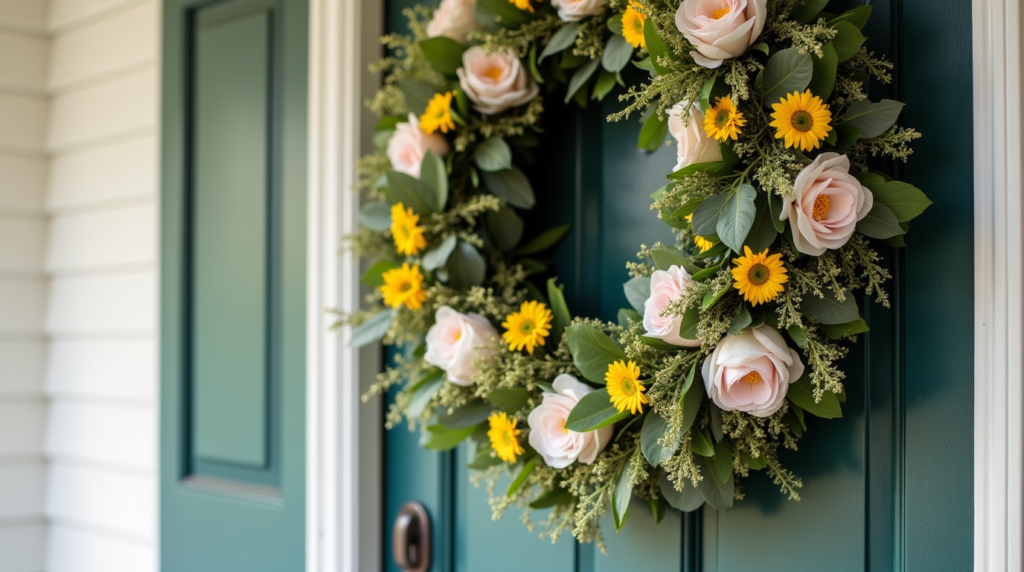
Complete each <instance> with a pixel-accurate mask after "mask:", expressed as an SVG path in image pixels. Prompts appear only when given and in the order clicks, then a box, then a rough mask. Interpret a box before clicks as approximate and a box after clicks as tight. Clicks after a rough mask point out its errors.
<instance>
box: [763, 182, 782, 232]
mask: <svg viewBox="0 0 1024 572" xmlns="http://www.w3.org/2000/svg"><path fill="white" fill-rule="evenodd" d="M765 194H766V195H768V212H769V213H770V214H771V221H772V225H773V226H775V230H776V231H778V232H779V233H780V234H781V233H783V232H785V230H786V221H784V220H781V219H779V217H780V216H782V197H778V196H776V195H775V193H772V192H767V193H765Z"/></svg>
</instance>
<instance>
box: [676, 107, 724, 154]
mask: <svg viewBox="0 0 1024 572" xmlns="http://www.w3.org/2000/svg"><path fill="white" fill-rule="evenodd" d="M687 107H688V106H687V105H686V103H685V102H679V103H677V104H675V105H673V106H672V109H670V110H669V112H668V131H669V133H671V134H672V137H674V138H675V140H676V142H677V143H678V145H677V148H676V157H678V160H677V162H676V168H675V169H674V170H675V171H678V170H679V169H682V168H684V167H688V166H690V165H695V164H697V163H713V162H715V161H721V160H722V144H721V143H719V142H718V141H717V140H715V139H714V138H713V137H708V134H707V131H705V130H704V114H703V113H701V111H700V106H699V105H691V106H689V110H690V124H689V125H684V124H683V113H685V112H686V109H687Z"/></svg>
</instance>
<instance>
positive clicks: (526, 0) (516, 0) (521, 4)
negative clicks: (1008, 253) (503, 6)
mask: <svg viewBox="0 0 1024 572" xmlns="http://www.w3.org/2000/svg"><path fill="white" fill-rule="evenodd" d="M537 1H538V2H539V1H540V0H537ZM508 3H509V4H515V5H516V8H519V9H520V10H526V11H527V12H533V5H532V4H530V0H508Z"/></svg>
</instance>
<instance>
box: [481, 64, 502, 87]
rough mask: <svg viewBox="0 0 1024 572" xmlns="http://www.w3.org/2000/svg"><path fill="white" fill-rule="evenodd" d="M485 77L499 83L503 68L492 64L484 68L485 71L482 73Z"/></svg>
mask: <svg viewBox="0 0 1024 572" xmlns="http://www.w3.org/2000/svg"><path fill="white" fill-rule="evenodd" d="M480 75H482V76H484V77H485V78H487V79H489V80H491V81H492V82H495V83H497V82H498V80H499V79H501V68H500V67H498V66H491V67H489V68H487V69H485V70H484V73H482V74H480Z"/></svg>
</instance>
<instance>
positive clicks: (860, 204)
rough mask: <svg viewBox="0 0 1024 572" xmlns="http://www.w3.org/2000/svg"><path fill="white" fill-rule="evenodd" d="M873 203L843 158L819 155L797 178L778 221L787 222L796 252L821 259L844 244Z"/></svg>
mask: <svg viewBox="0 0 1024 572" xmlns="http://www.w3.org/2000/svg"><path fill="white" fill-rule="evenodd" d="M874 204H875V197H874V195H872V194H871V191H869V190H868V189H866V188H864V185H861V184H860V181H858V180H857V178H856V177H854V176H853V175H851V174H850V160H849V159H847V158H846V155H839V154H838V153H822V154H821V155H818V157H817V158H816V159H815V160H814V161H813V162H811V164H810V165H807V166H806V167H804V168H803V170H802V171H800V174H799V175H797V176H796V182H794V183H793V198H792V199H791V200H790V202H788V203H786V204H785V205H784V206H785V208H784V209H783V211H782V214H780V215H779V218H780V219H781V220H786V219H790V226H791V227H792V229H793V245H794V246H796V249H797V250H799V251H800V252H802V253H804V254H810V255H811V256H821V255H822V254H823V253H824V252H825V250H826V249H836V248H840V247H841V246H843V245H844V244H846V242H847V241H849V240H850V237H851V236H852V235H853V231H854V230H855V229H856V228H857V221H859V220H860V219H862V218H864V217H865V216H867V214H868V212H869V211H871V207H873V206H874Z"/></svg>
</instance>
